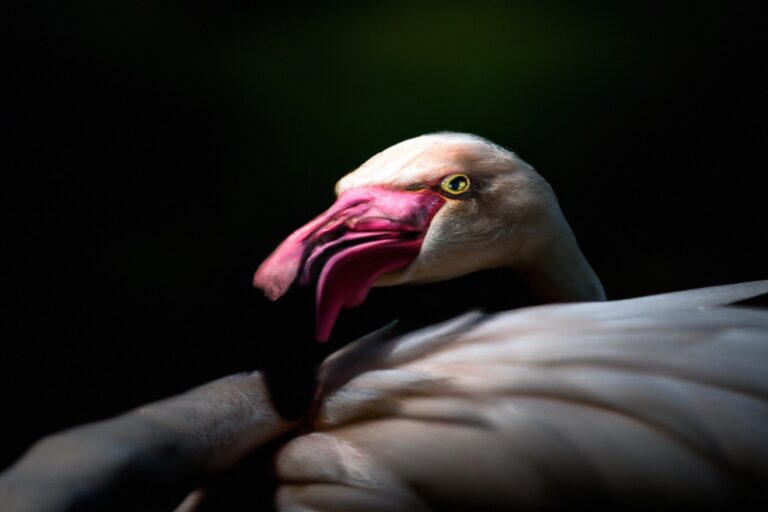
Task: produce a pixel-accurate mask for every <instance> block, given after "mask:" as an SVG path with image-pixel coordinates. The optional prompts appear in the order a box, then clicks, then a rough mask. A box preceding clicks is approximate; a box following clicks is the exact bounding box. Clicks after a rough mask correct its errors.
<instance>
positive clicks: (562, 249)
mask: <svg viewBox="0 0 768 512" xmlns="http://www.w3.org/2000/svg"><path fill="white" fill-rule="evenodd" d="M522 275H523V277H524V278H525V280H526V281H527V282H528V285H529V286H530V287H531V290H533V292H534V294H536V296H537V297H538V298H539V299H541V300H542V301H544V302H589V301H604V300H605V291H604V290H603V285H602V283H601V282H600V279H599V278H598V277H597V274H596V273H595V271H594V270H593V269H592V267H591V266H590V265H589V262H588V261H587V259H586V258H585V257H584V254H583V253H582V252H581V249H579V246H578V244H577V243H576V240H575V238H573V236H572V235H571V237H568V239H566V240H564V241H560V242H558V243H557V244H556V246H555V247H552V248H551V250H549V251H547V252H546V254H545V255H544V256H543V257H541V258H538V259H536V260H535V261H532V262H530V263H529V264H528V265H527V266H525V267H524V268H523V269H522Z"/></svg>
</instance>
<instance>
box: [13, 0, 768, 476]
mask: <svg viewBox="0 0 768 512" xmlns="http://www.w3.org/2000/svg"><path fill="white" fill-rule="evenodd" d="M369 4H370V5H369ZM375 4H377V3H374V2H370V3H360V2H334V3H326V4H323V5H322V6H318V5H314V4H313V6H311V7H310V6H309V5H305V4H302V3H297V2H282V3H280V6H273V7H257V6H256V4H255V3H253V4H252V3H250V2H245V1H240V2H209V3H194V2H158V1H134V2H101V1H95V0H94V1H81V2H65V3H55V4H45V3H37V2H35V3H34V5H30V6H26V7H20V6H13V7H4V10H5V11H6V15H5V16H3V18H4V19H3V21H2V23H3V24H4V25H5V26H6V29H7V30H6V31H7V33H8V34H9V35H10V36H11V40H10V42H9V43H8V44H7V49H8V50H10V53H11V54H12V55H11V58H10V59H8V60H6V62H5V65H4V75H5V76H6V77H7V78H8V79H9V84H10V88H8V89H6V92H5V93H4V97H3V105H4V106H3V115H2V118H3V122H4V124H6V125H7V128H8V131H7V134H6V135H5V136H4V137H3V138H4V140H5V142H6V145H7V149H6V150H4V151H3V172H2V176H3V177H2V204H3V206H4V207H5V208H4V209H5V210H6V213H5V214H4V221H5V223H4V224H5V226H6V227H4V228H3V241H4V243H3V247H4V249H3V252H4V255H5V256H6V258H7V262H6V263H5V265H4V267H3V273H4V277H3V286H2V308H3V313H4V317H5V319H4V320H3V340H2V342H1V343H2V345H1V346H2V356H0V369H1V370H2V372H1V373H0V375H2V381H1V382H2V390H3V392H2V394H1V395H0V410H2V431H3V434H4V437H3V443H2V444H1V445H0V468H2V467H5V466H6V465H7V464H9V463H10V462H11V461H12V460H13V459H15V458H16V457H17V456H18V455H20V453H22V451H23V450H24V449H25V448H26V447H27V446H28V445H29V444H30V443H32V442H33V441H34V440H35V439H37V438H39V437H41V436H43V435H45V434H47V433H50V432H53V431H56V430H59V429H62V428H65V427H68V426H71V425H74V424H79V423H83V422H87V421H92V420H96V419H99V418H103V417H107V416H109V415H113V414H116V413H118V412H120V411H123V410H125V409H128V408H130V407H134V406H136V405H138V404H141V403H144V402H147V401H150V400H154V399H158V398H161V397H163V396H167V395H169V394H173V393H177V392H180V391H182V390H184V389H187V388H189V387H191V386H194V385H196V384H199V383H202V382H205V381H207V380H210V379H214V378H216V377H219V376H222V375H225V374H229V373H232V372H236V371H244V370H248V369H251V368H254V367H256V366H258V364H259V360H260V358H261V357H264V356H265V355H266V354H268V353H269V351H270V350H271V348H270V347H273V346H275V344H279V343H281V332H280V326H281V324H285V323H287V322H300V323H306V322H310V321H311V319H310V318H296V315H291V314H290V312H288V313H286V312H285V311H283V312H280V313H275V312H274V311H273V310H271V309H270V308H269V306H270V305H269V304H268V303H267V302H266V301H265V300H263V299H262V297H261V296H260V293H259V292H258V291H256V290H253V289H252V288H251V287H250V281H251V276H252V273H253V271H254V269H255V268H256V267H257V266H258V264H259V263H260V262H261V261H262V259H263V258H264V257H266V256H267V255H268V254H269V252H270V251H271V250H272V249H273V248H274V247H275V246H276V244H277V243H278V242H279V241H280V240H281V239H282V238H283V237H284V236H285V235H287V234H288V233H289V232H290V231H291V230H292V229H294V228H296V227H298V226H299V225H301V224H302V223H303V222H305V221H306V220H308V219H309V218H311V217H312V216H314V215H315V214H317V213H319V212H320V211H322V210H324V209H325V208H326V207H327V206H328V205H330V203H331V202H332V201H333V185H334V183H335V181H336V180H337V179H338V178H339V177H341V176H342V175H343V174H344V173H346V172H348V171H350V170H352V169H353V168H354V167H355V166H357V165H359V164H360V163H362V162H363V161H364V160H365V159H367V158H368V157H369V156H371V155H372V154H374V153H375V152H377V151H380V150H381V149H383V148H385V147H387V146H389V145H391V144H394V143H396V142H398V141H400V140H403V139H405V138H409V137H412V136H415V135H419V134H421V133H426V132H431V131H438V130H455V131H468V132H474V133H478V134H480V135H483V136H485V137H488V138H490V139H491V140H494V141H495V142H497V143H499V144H502V145H504V146H506V147H509V148H511V149H513V150H515V151H516V152H517V153H518V154H519V155H520V156H521V157H522V158H524V159H525V160H527V161H528V162H530V163H531V164H532V165H534V166H535V167H536V168H537V169H538V170H539V171H540V172H541V173H542V174H543V175H544V176H545V177H546V178H547V179H548V180H549V181H550V183H551V184H552V185H553V187H554V188H555V190H556V192H557V193H558V196H559V198H560V200H561V203H562V206H563V209H564V211H565V213H566V216H567V217H568V218H569V220H570V221H571V224H572V226H573V228H574V230H575V232H576V235H577V237H578V238H579V240H580V243H581V245H582V247H583V249H584V251H585V253H586V254H587V256H588V258H589V259H590V261H591V262H592V264H593V266H594V267H595V269H596V271H597V272H598V274H599V275H600V276H601V277H602V279H603V282H604V284H605V287H606V291H607V293H608V295H609V297H611V298H623V297H630V296H637V295H642V294H648V293H655V292H663V291H671V290H678V289H685V288H690V287H698V286H706V285H714V284H724V283H730V282H736V281H742V280H750V279H760V278H765V277H766V276H768V271H766V264H765V261H766V255H767V254H768V250H767V249H766V244H765V232H766V230H765V226H764V223H765V222H764V221H765V216H764V213H763V208H762V202H763V201H764V199H765V197H766V193H765V186H764V184H765V180H764V177H763V173H764V169H765V164H764V154H765V151H764V150H765V136H766V129H765V128H766V113H767V112H766V101H765V83H764V82H761V81H760V80H759V78H758V77H759V74H760V71H762V70H763V68H764V67H765V46H764V44H763V43H764V40H763V35H764V33H765V24H764V18H763V17H762V16H761V15H760V14H759V13H758V10H757V9H756V8H754V9H753V8H752V7H750V6H749V5H748V4H745V3H741V2H725V1H723V2H670V3H669V5H664V6H661V5H659V6H651V5H650V4H649V3H647V2H621V3H618V2H605V3H595V2H567V3H566V2H562V3H552V2H492V1H482V2H426V3H419V4H418V5H413V4H416V3H411V2H405V1H403V2H385V3H382V4H383V5H375ZM617 4H621V7H617ZM488 292H489V293H504V290H503V289H500V290H490V291H488ZM375 293H376V291H374V294H375ZM401 300H402V303H401V306H400V307H402V308H404V309H414V308H419V307H424V305H423V304H420V303H416V302H414V301H413V300H410V299H409V294H407V293H403V294H402V296H401ZM456 300H457V301H461V300H462V297H457V298H456ZM352 314H353V313H348V315H352ZM307 342H308V343H309V340H308V341H307Z"/></svg>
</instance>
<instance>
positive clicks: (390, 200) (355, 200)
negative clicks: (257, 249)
mask: <svg viewBox="0 0 768 512" xmlns="http://www.w3.org/2000/svg"><path fill="white" fill-rule="evenodd" d="M444 203H445V199H443V197H442V196H440V195H439V194H436V193H434V192H432V191H431V190H429V189H423V190H419V191H416V192H405V191H400V190H391V189H386V188H378V187H368V188H357V189H351V190H347V191H346V192H344V193H342V194H341V195H340V196H339V198H338V200H337V201H336V202H335V203H334V204H333V206H331V208H330V209H329V210H328V211H326V212H325V213H323V214H322V215H320V216H319V217H317V218H316V219H314V220H313V221H311V222H310V223H309V224H307V225H306V226H304V227H302V228H300V229H299V230H297V231H295V232H294V233H293V234H292V235H291V236H289V237H288V238H287V239H286V240H285V241H284V242H283V243H282V244H280V246H279V247H278V248H277V249H276V250H275V252H273V253H272V254H271V255H270V256H269V258H267V259H266V261H264V263H262V264H261V266H260V267H259V268H258V270H257V271H256V275H255V276H254V278H253V285H254V286H255V287H257V288H261V289H262V290H264V293H265V294H266V296H267V297H268V298H269V299H270V300H277V299H278V298H280V297H281V296H282V295H283V294H284V293H285V292H286V291H288V288H289V287H290V286H291V285H292V284H293V283H294V282H295V281H298V284H300V285H308V284H316V295H315V304H316V325H315V337H316V338H317V340H318V341H327V340H328V337H329V336H330V334H331V330H332V329H333V325H334V323H335V322H336V318H337V317H338V315H339V312H340V311H341V309H342V308H354V307H356V306H359V305H360V304H361V303H362V302H363V301H364V300H365V297H366V296H367V295H368V291H369V290H370V289H371V287H372V286H373V284H374V283H375V282H376V280H377V279H378V278H379V277H381V276H382V275H384V274H386V273H387V272H391V271H393V270H396V269H398V268H401V267H404V266H406V265H408V264H409V263H411V262H412V261H413V260H414V259H416V256H417V255H418V254H419V250H420V249H421V244H422V242H423V241H424V236H425V234H426V231H427V229H428V228H429V224H430V222H431V221H432V218H433V217H434V215H435V214H436V213H437V211H438V210H439V209H440V207H441V206H442V205H443V204H444Z"/></svg>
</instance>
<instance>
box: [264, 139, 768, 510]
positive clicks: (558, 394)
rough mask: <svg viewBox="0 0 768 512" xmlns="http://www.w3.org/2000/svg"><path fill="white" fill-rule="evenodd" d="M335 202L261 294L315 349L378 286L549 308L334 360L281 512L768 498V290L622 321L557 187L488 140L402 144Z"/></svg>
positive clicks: (390, 331) (663, 306)
mask: <svg viewBox="0 0 768 512" xmlns="http://www.w3.org/2000/svg"><path fill="white" fill-rule="evenodd" d="M336 192H337V195H338V199H337V201H336V202H335V203H334V205H333V206H331V208H330V209H329V210H328V211H326V212H325V213H323V214H321V215H320V216H319V217H317V218H316V219H314V220H313V221H311V222H310V223H308V224H307V225H306V226H304V227H302V228H300V229H299V230H297V231H296V232H294V233H293V234H292V235H290V236H289V237H288V238H287V239H286V240H285V241H284V242H283V243H282V244H280V246H279V247H278V248H277V249H276V250H275V251H274V252H273V253H272V255H271V256H270V257H269V258H267V259H266V261H265V262H264V263H263V264H262V265H261V266H260V267H259V269H258V270H257V272H256V274H255V276H254V285H255V286H257V287H259V288H261V289H263V290H264V292H265V294H266V295H267V297H268V298H270V299H271V300H279V299H280V298H281V297H282V296H284V295H285V294H286V292H287V291H288V290H289V289H292V288H295V287H301V286H305V287H307V288H308V289H311V290H313V291H314V294H315V310H316V319H315V337H316V339H317V340H318V341H320V342H323V341H326V340H328V339H329V338H330V337H331V336H332V333H333V330H334V327H335V325H336V323H337V320H338V319H339V314H340V312H341V311H342V310H343V309H349V308H354V307H357V306H359V305H360V304H361V303H362V302H363V301H364V300H365V299H366V297H367V295H368V293H369V291H370V289H371V288H372V287H374V286H376V287H385V286H400V285H411V284H422V283H431V282H438V281H444V280H450V279H454V278H457V277H460V276H464V275H468V274H472V273H474V272H477V271H480V270H485V269H490V268H504V269H512V270H514V271H515V272H517V273H519V275H520V276H522V278H523V280H524V281H525V282H526V283H527V284H528V286H530V289H531V290H532V291H533V293H534V294H535V295H536V296H537V297H538V298H539V301H540V302H542V303H547V304H545V305H538V306H533V307H529V308H524V309H518V310H511V311H503V312H499V313H494V314H486V313H482V312H477V311H474V312H469V313H466V314H464V315H461V316H458V317H455V318H452V319H448V320H446V321H444V322H442V323H438V324H436V325H431V326H427V327H424V328H422V329H420V330H416V331H415V332H410V333H403V332H401V331H398V330H397V329H395V328H392V327H386V328H384V329H381V330H379V331H377V332H374V333H372V334H371V335H369V336H366V337H364V338H362V339H360V340H358V341H357V342H355V343H352V344H350V345H348V346H346V347H344V348H342V349H341V350H339V351H337V352H336V353H334V354H333V355H331V356H330V357H328V358H327V359H326V360H325V361H324V362H323V363H322V366H321V367H320V371H319V388H318V392H317V394H316V397H315V401H314V405H313V409H312V412H311V415H310V420H309V422H308V426H307V428H306V430H305V431H304V432H303V433H302V435H299V436H297V437H296V438H295V439H293V440H291V441H290V442H288V443H287V444H286V445H285V446H284V447H283V448H282V449H281V450H280V452H279V454H278V456H277V460H276V467H277V474H278V477H279V478H280V481H281V486H280V488H279V490H278V494H277V504H278V508H279V509H280V510H286V511H308V510H312V511H336V510H355V511H384V510H409V511H410V510H413V511H420V510H434V509H438V510H473V511H474V510H501V509H503V510H508V509H511V508H516V507H520V508H529V507H536V508H538V507H557V506H560V505H576V504H584V503H588V504H590V505H609V506H619V505H621V506H624V505H628V504H629V505H636V506H637V505H639V506H643V505H658V504H699V505H705V504H706V505H708V504H712V503H724V502H726V500H730V501H729V502H730V503H731V504H732V503H734V500H737V501H739V502H742V503H748V502H749V500H750V499H754V498H757V497H760V496H761V493H762V487H761V486H764V485H765V484H766V483H768V312H767V311H761V310H758V309H749V308H744V307H734V306H729V304H731V303H733V302H738V301H740V300H744V299H747V298H750V297H753V296H756V295H760V294H762V293H766V292H768V281H759V282H752V283H742V284H737V285H727V286H721V287H714V288H708V289H701V290H688V291H683V292H678V293H671V294H664V295H657V296H648V297H641V298H636V299H628V300H615V301H605V293H604V291H603V287H602V285H601V283H600V280H599V279H598V277H597V275H596V274H595V272H594V270H593V269H592V268H591V266H590V265H589V263H588V262H587V260H586V258H585V257H584V255H583V253H582V251H581V250H580V248H579V246H578V243H577V242H576V238H575V236H574V234H573V232H572V230H571V228H570V226H569V225H568V223H567V221H566V220H565V217H564V216H563V214H562V212H561V210H560V208H559V206H558V202H557V199H556V197H555V195H554V193H553V191H552V189H551V187H550V186H549V185H548V183H547V182H546V181H545V180H544V179H543V178H542V177H541V176H540V175H539V174H538V173H536V171H535V170H534V169H533V168H532V167H531V166H530V165H528V164H527V163H525V162H524V161H523V160H522V159H520V158H519V157H518V156H517V155H515V154H514V153H512V152H511V151H508V150H506V149H505V148H502V147H500V146H498V145H496V144H494V143H492V142H490V141H488V140H486V139H484V138H481V137H478V136H476V135H472V134H463V133H437V134H429V135H424V136H420V137H416V138H413V139H409V140H406V141H404V142H401V143H399V144H396V145H395V146H392V147H390V148H388V149H386V150H384V151H382V152H381V153H379V154H377V155H375V156H374V157H372V158H371V159H370V160H368V161H367V162H365V163H364V164H363V165H362V166H360V167H359V168H358V169H356V170H355V171H353V172H352V173H350V174H348V175H347V176H345V177H343V178H342V179H341V180H340V181H339V182H338V184H337V186H336ZM500 285H503V283H500ZM454 300H456V301H460V298H454ZM425 307H427V305H425ZM342 320H343V319H342Z"/></svg>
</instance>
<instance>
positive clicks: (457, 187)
mask: <svg viewBox="0 0 768 512" xmlns="http://www.w3.org/2000/svg"><path fill="white" fill-rule="evenodd" d="M466 186H467V178H464V177H462V176H457V177H455V178H453V179H452V180H451V181H449V182H448V188H450V189H451V190H453V191H454V192H459V191H461V190H464V189H465V188H466Z"/></svg>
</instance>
